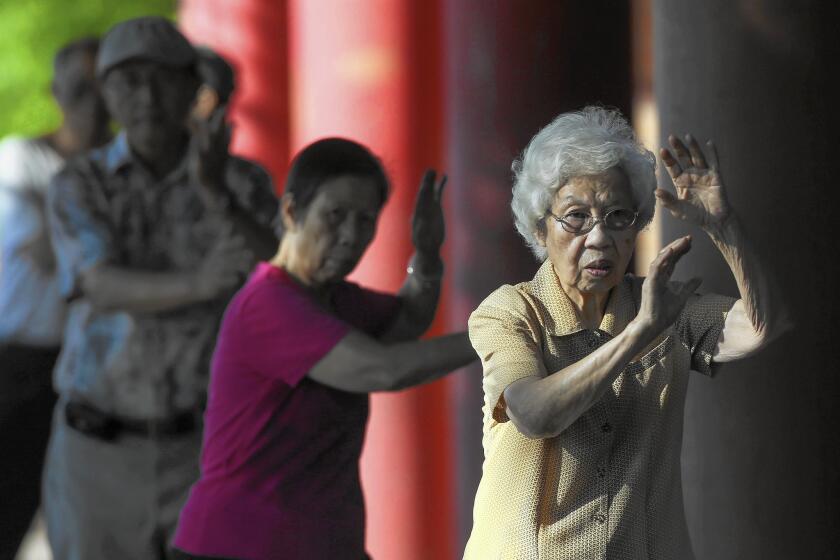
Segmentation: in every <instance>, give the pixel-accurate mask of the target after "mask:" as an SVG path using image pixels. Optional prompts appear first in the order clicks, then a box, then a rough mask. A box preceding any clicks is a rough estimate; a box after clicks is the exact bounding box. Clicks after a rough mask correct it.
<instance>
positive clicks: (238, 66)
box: [178, 0, 289, 191]
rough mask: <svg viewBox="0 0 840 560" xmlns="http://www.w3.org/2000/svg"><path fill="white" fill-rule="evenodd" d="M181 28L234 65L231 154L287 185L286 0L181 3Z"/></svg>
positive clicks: (278, 184) (188, 0) (279, 185)
mask: <svg viewBox="0 0 840 560" xmlns="http://www.w3.org/2000/svg"><path fill="white" fill-rule="evenodd" d="M178 24H179V25H180V27H181V29H182V30H183V31H184V33H185V34H186V35H187V37H188V38H189V39H190V40H191V41H193V42H194V43H195V44H197V45H206V46H208V47H210V48H212V49H213V50H215V51H216V52H218V53H219V54H221V55H222V56H224V57H225V58H226V59H227V60H228V61H230V62H231V64H232V65H233V67H234V69H235V71H236V85H237V89H236V92H235V94H234V97H233V99H232V100H231V103H230V109H229V120H230V122H231V123H232V124H233V127H234V129H233V139H232V144H231V151H232V152H234V153H236V154H238V155H241V156H243V157H247V158H249V159H252V160H254V161H257V162H259V163H260V164H261V165H263V167H265V168H266V169H267V170H268V171H269V172H270V173H271V175H272V177H273V178H274V182H275V185H276V187H277V189H278V191H279V190H280V189H281V188H282V186H283V180H284V179H285V175H286V170H287V167H288V163H289V93H288V91H289V87H288V49H287V44H288V40H287V39H288V37H287V35H288V31H287V9H286V0H237V1H236V2H235V3H232V2H229V1H228V0H181V2H180V10H179V13H178Z"/></svg>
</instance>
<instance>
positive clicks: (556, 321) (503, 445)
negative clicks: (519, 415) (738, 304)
mask: <svg viewBox="0 0 840 560" xmlns="http://www.w3.org/2000/svg"><path fill="white" fill-rule="evenodd" d="M642 280H643V279H642V278H637V277H634V276H632V275H628V276H626V277H625V278H624V279H623V280H622V282H621V283H620V284H619V285H618V286H616V287H615V288H614V289H613V290H612V293H611V295H610V299H609V301H608V303H607V308H606V313H605V314H604V318H603V321H602V322H601V325H600V327H599V328H598V329H597V330H586V329H583V328H582V326H581V324H580V322H579V319H578V317H577V313H576V311H575V309H574V307H573V305H572V303H571V301H570V300H569V299H568V297H566V294H565V292H563V290H562V288H561V287H560V284H559V282H558V280H557V277H556V275H555V273H554V269H553V267H552V266H551V263H550V262H549V261H546V262H545V263H544V264H543V266H542V267H540V269H539V271H538V272H537V274H536V276H534V279H533V280H532V281H530V282H523V283H521V284H518V285H516V286H509V285H506V286H502V287H501V288H499V289H498V290H496V291H495V292H493V293H492V294H490V296H488V297H487V299H485V300H484V302H482V304H481V305H480V306H479V307H478V309H476V310H475V311H474V312H473V314H472V315H471V316H470V321H469V332H470V340H471V341H472V344H473V346H474V347H475V349H476V351H477V352H478V356H479V358H480V359H481V363H482V366H483V368H484V383H483V384H484V408H483V411H484V430H483V431H484V437H483V445H484V467H483V475H482V478H481V483H480V484H479V487H478V492H477V494H476V498H475V507H474V511H473V515H474V523H473V529H472V534H471V535H470V539H469V542H468V543H467V548H466V551H465V553H464V558H465V559H467V560H495V559H500V560H501V559H504V560H513V559H517V560H518V559H522V560H532V559H533V560H537V559H539V560H548V559H551V560H561V559H562V560H566V559H568V560H589V559H596V558H599V559H600V558H605V559H620V560H628V559H642V558H644V559H652V560H659V559H662V560H665V559H667V560H672V559H674V560H687V559H690V558H693V554H692V552H691V545H690V542H689V538H688V530H687V527H686V523H685V516H684V512H683V500H682V481H681V478H680V451H681V447H682V430H683V408H684V405H685V395H686V387H687V384H688V373H689V370H696V371H700V372H702V373H705V374H707V375H711V373H712V364H711V357H712V353H713V352H714V349H715V346H716V345H717V341H718V338H719V337H720V333H721V330H722V329H723V324H724V320H725V318H726V313H727V312H728V311H729V309H730V308H731V307H732V305H733V304H734V302H735V300H734V299H733V298H729V297H723V296H717V295H704V296H699V295H696V296H693V297H692V299H691V300H690V301H689V303H688V304H687V305H686V307H685V309H684V310H683V312H682V313H681V315H680V316H679V318H678V320H677V321H676V323H675V324H674V325H673V326H671V327H670V328H668V329H667V330H666V331H665V332H664V333H663V335H662V336H661V337H660V338H659V339H658V340H656V341H654V342H653V343H652V344H651V345H650V346H649V347H648V348H647V349H645V350H644V351H643V352H642V353H641V354H640V357H638V358H637V359H636V360H635V361H633V362H631V363H630V364H629V365H628V366H627V367H626V368H625V369H624V371H622V372H621V374H619V376H618V377H617V378H616V380H615V381H614V382H613V384H612V390H611V391H607V393H606V394H605V395H604V397H603V398H602V399H601V400H600V401H599V402H598V403H597V404H595V405H594V406H592V408H590V409H589V410H588V411H586V413H584V414H583V416H581V417H580V418H578V419H577V420H576V421H575V422H574V423H573V424H572V425H571V426H569V428H567V429H566V430H565V431H564V432H563V433H561V434H560V435H558V436H556V437H553V438H548V439H528V438H526V437H525V436H523V435H522V434H520V433H519V431H518V430H517V429H516V427H515V426H514V425H513V423H512V422H508V418H507V414H506V413H505V403H504V394H503V393H504V390H505V388H506V387H507V386H508V385H510V384H511V383H512V382H514V381H516V380H517V379H520V378H523V377H526V376H530V375H535V374H536V375H541V376H545V375H549V374H550V373H553V372H556V371H558V370H560V369H562V368H564V367H566V366H568V365H570V364H572V363H574V362H576V361H578V360H580V359H581V358H583V357H584V356H586V355H587V354H589V353H590V352H592V351H593V350H595V349H596V348H597V347H599V346H600V345H601V344H604V343H605V342H606V341H608V340H610V338H612V337H613V336H615V335H617V334H618V333H620V332H621V331H622V330H623V329H624V328H625V327H626V326H627V323H629V322H630V321H631V320H632V319H633V318H634V317H635V316H636V313H637V310H638V307H639V301H640V294H641V285H642Z"/></svg>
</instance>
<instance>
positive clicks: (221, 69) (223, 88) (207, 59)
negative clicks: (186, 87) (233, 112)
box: [195, 47, 236, 103]
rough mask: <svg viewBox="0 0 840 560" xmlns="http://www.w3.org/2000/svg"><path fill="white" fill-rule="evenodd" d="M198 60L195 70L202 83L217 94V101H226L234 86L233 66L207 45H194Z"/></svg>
mask: <svg viewBox="0 0 840 560" xmlns="http://www.w3.org/2000/svg"><path fill="white" fill-rule="evenodd" d="M195 51H196V53H197V54H198V60H197V62H196V70H197V71H198V77H199V79H200V80H201V82H202V83H204V84H207V85H208V86H210V87H211V88H213V90H214V91H215V92H216V94H217V95H218V96H219V103H227V102H228V100H229V99H230V96H231V94H233V90H234V88H235V84H236V81H235V75H234V72H233V67H232V66H231V65H230V63H229V62H228V61H227V60H225V58H224V57H223V56H221V55H220V54H219V53H217V52H215V51H213V50H212V49H209V48H207V47H196V49H195Z"/></svg>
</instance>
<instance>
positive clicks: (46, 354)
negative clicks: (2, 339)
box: [0, 344, 58, 560]
mask: <svg viewBox="0 0 840 560" xmlns="http://www.w3.org/2000/svg"><path fill="white" fill-rule="evenodd" d="M57 357H58V349H56V348H36V347H31V346H20V345H2V344H0V560H13V559H14V557H15V555H16V554H17V550H18V547H19V546H20V542H21V541H22V540H23V537H24V536H25V535H26V531H27V530H28V529H29V525H30V523H31V522H32V517H33V516H34V515H35V511H36V510H37V509H38V504H39V502H40V498H41V471H42V470H43V467H44V453H45V451H46V449H47V442H48V440H49V437H50V425H51V422H52V411H53V407H54V406H55V401H56V395H55V393H54V392H53V390H52V369H53V365H55V360H56V358H57Z"/></svg>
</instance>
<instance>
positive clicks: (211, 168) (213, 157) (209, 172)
mask: <svg viewBox="0 0 840 560" xmlns="http://www.w3.org/2000/svg"><path fill="white" fill-rule="evenodd" d="M226 114H227V107H226V106H220V107H218V108H217V109H216V110H215V111H213V114H212V115H210V118H209V119H207V120H203V119H194V120H193V121H192V123H191V125H192V138H191V139H190V153H189V157H190V159H189V169H190V173H191V175H192V177H193V178H194V182H195V183H196V186H197V187H198V188H199V189H200V195H201V197H202V199H203V200H204V202H205V203H206V204H208V205H209V206H211V207H217V206H219V205H224V204H226V203H227V202H228V201H229V195H228V193H227V191H226V189H225V168H226V166H227V160H228V157H229V152H228V149H229V147H230V137H231V128H230V126H229V125H228V124H227V122H226V121H225V116H226Z"/></svg>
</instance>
